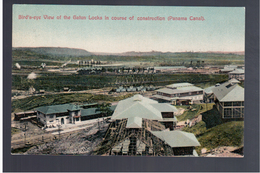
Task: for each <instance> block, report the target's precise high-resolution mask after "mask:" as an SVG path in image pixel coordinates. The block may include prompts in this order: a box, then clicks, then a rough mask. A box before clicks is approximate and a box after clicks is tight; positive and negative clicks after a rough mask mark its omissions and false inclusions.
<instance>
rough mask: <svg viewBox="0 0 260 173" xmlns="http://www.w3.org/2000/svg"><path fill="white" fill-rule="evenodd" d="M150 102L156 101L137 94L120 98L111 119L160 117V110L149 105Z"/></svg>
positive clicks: (156, 118)
mask: <svg viewBox="0 0 260 173" xmlns="http://www.w3.org/2000/svg"><path fill="white" fill-rule="evenodd" d="M152 103H158V102H157V101H155V100H152V99H149V98H146V97H143V96H141V95H139V94H137V95H135V96H133V97H130V98H127V99H124V100H121V101H119V102H118V104H117V107H116V109H115V111H114V113H113V115H112V117H111V119H124V118H130V117H140V118H146V119H155V120H158V119H162V116H161V112H160V111H158V110H157V109H155V108H154V107H153V106H151V105H150V104H152Z"/></svg>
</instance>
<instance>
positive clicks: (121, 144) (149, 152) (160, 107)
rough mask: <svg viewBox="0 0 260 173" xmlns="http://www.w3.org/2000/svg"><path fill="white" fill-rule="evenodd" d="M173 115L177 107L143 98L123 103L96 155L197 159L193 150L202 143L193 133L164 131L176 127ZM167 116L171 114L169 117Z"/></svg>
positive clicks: (120, 103) (134, 97)
mask: <svg viewBox="0 0 260 173" xmlns="http://www.w3.org/2000/svg"><path fill="white" fill-rule="evenodd" d="M126 105H128V106H127V107H126ZM174 112H177V110H176V108H175V107H174V106H172V105H170V104H169V105H167V104H165V103H158V102H157V101H154V100H151V99H148V98H145V97H143V96H141V95H135V96H133V97H131V98H128V99H125V100H122V101H120V102H119V103H118V105H117V108H116V110H115V112H114V114H113V115H112V117H111V120H110V125H109V127H108V129H107V132H106V134H105V136H104V140H103V141H102V142H101V143H100V144H99V146H98V147H97V148H96V150H95V152H94V154H95V155H130V156H198V154H197V153H196V151H195V149H194V147H196V146H200V143H199V142H198V140H197V139H196V137H195V136H194V135H193V134H192V133H187V132H182V131H174V130H173V131H171V130H170V128H167V129H166V128H165V125H166V126H167V124H168V125H169V124H172V125H173V126H175V123H176V118H175V117H174ZM165 113H166V114H165ZM170 113H171V118H169V114H170ZM165 115H168V116H167V118H166V116H165ZM163 124H165V125H163Z"/></svg>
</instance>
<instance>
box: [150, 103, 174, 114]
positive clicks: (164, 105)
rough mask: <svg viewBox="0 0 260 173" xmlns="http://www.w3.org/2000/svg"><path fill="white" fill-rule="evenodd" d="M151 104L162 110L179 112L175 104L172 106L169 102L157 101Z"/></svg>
mask: <svg viewBox="0 0 260 173" xmlns="http://www.w3.org/2000/svg"><path fill="white" fill-rule="evenodd" d="M151 105H152V106H153V107H155V108H156V109H157V110H159V111H160V112H178V109H177V108H176V107H175V106H172V105H170V104H168V103H155V104H151Z"/></svg>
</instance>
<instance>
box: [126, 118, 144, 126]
mask: <svg viewBox="0 0 260 173" xmlns="http://www.w3.org/2000/svg"><path fill="white" fill-rule="evenodd" d="M126 128H142V118H140V117H130V118H128V120H127V124H126Z"/></svg>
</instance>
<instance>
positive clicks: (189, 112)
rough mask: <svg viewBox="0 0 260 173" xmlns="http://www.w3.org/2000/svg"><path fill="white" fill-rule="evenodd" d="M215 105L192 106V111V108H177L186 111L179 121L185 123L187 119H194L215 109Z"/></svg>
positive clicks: (179, 117)
mask: <svg viewBox="0 0 260 173" xmlns="http://www.w3.org/2000/svg"><path fill="white" fill-rule="evenodd" d="M213 105H214V103H207V104H199V105H191V107H192V108H191V109H188V108H189V107H190V106H176V107H177V108H183V109H186V111H185V112H184V113H183V114H182V115H180V116H178V117H177V119H178V121H185V120H187V119H192V118H194V117H196V116H197V115H199V114H201V113H203V112H206V111H208V110H211V109H212V108H213Z"/></svg>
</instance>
